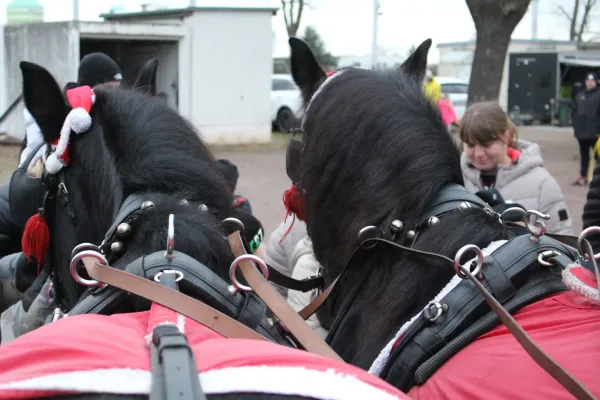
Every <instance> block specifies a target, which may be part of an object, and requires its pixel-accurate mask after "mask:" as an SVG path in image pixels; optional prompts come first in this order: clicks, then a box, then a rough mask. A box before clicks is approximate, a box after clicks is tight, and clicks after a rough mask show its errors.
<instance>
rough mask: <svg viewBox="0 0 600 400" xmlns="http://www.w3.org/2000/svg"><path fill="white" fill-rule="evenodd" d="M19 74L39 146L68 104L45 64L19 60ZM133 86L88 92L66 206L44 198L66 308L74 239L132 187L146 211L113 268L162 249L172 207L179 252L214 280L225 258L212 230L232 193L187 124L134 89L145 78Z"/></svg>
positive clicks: (102, 219) (95, 237) (97, 238)
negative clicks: (91, 99)
mask: <svg viewBox="0 0 600 400" xmlns="http://www.w3.org/2000/svg"><path fill="white" fill-rule="evenodd" d="M22 71H23V89H24V100H25V105H26V106H27V108H28V110H30V112H31V114H32V115H33V117H34V118H35V120H36V121H37V123H38V125H39V127H40V129H41V131H42V133H43V135H44V138H45V140H46V142H47V143H52V142H53V141H54V140H56V139H58V135H59V132H60V130H61V127H62V124H63V123H64V120H65V118H66V116H67V113H68V112H69V111H70V107H69V106H67V105H65V101H64V98H63V95H62V94H61V91H60V89H59V87H58V85H57V84H56V82H55V80H54V78H53V77H52V76H51V75H50V74H49V73H48V72H47V71H46V70H45V69H43V68H42V67H39V66H37V65H35V64H31V63H22ZM142 76H144V75H143V74H142ZM137 82H138V83H136V84H134V85H133V89H136V90H127V89H107V90H102V89H101V90H96V91H95V95H96V102H95V105H94V107H93V109H92V112H91V117H92V121H93V124H92V126H91V128H90V129H89V131H87V132H85V133H83V134H80V135H74V134H73V135H72V136H71V143H70V157H71V161H70V165H69V166H68V168H64V169H63V170H62V171H61V174H62V177H63V178H62V181H63V183H64V185H65V187H66V190H67V191H68V197H67V200H68V203H67V205H66V206H65V203H63V202H61V201H50V202H47V206H46V210H45V214H46V219H47V223H48V226H49V231H50V233H51V235H50V242H51V243H50V254H49V255H50V257H49V259H48V264H49V265H51V266H56V270H55V271H56V275H57V278H58V282H59V285H58V286H60V287H59V288H57V289H60V294H62V295H63V296H64V302H65V305H66V308H67V309H70V308H72V306H73V305H74V304H75V302H76V301H77V300H78V297H79V295H80V294H81V288H80V287H78V285H77V283H76V282H75V281H73V279H72V277H71V274H70V271H69V262H70V259H71V251H72V250H73V248H74V247H75V246H76V245H78V244H80V243H83V242H88V243H96V244H99V243H100V242H101V241H102V240H103V238H104V235H105V233H106V231H107V230H108V229H109V227H110V226H111V224H112V223H113V220H114V218H115V217H116V214H117V212H118V210H119V208H120V207H121V204H122V203H123V201H124V200H125V199H126V198H127V196H129V195H131V194H132V193H147V200H149V201H152V202H153V203H154V205H155V211H154V212H153V213H148V214H147V218H144V219H141V220H139V221H138V224H139V225H138V226H137V227H136V235H135V236H133V237H132V238H131V240H132V242H130V245H129V246H128V248H127V249H126V251H125V252H124V253H123V254H122V256H121V257H120V259H119V263H120V264H121V265H126V264H127V263H129V262H131V261H133V260H135V259H136V258H138V257H139V256H141V255H143V254H148V252H151V251H152V250H155V249H157V248H159V247H164V244H165V241H166V230H165V229H166V227H165V221H167V218H168V215H169V214H170V213H174V212H176V213H177V233H176V234H177V237H176V240H177V243H178V247H179V248H180V249H181V250H182V251H183V252H185V253H187V254H188V255H190V256H191V257H193V258H195V259H197V260H199V261H200V262H202V263H203V264H205V265H207V266H209V267H210V268H213V269H214V271H215V272H217V273H219V274H220V276H222V277H223V278H226V276H227V275H226V271H227V267H228V266H229V264H230V263H231V262H232V260H233V256H232V254H231V251H230V250H229V247H228V246H227V243H226V242H225V241H223V240H222V233H221V232H220V231H219V228H218V221H219V220H222V219H223V218H226V217H228V216H229V215H230V212H231V204H232V194H231V193H230V191H229V190H228V189H227V187H226V184H225V181H224V179H223V177H222V176H221V174H220V172H219V170H218V166H217V164H216V162H215V159H214V158H213V156H212V154H211V153H210V151H209V150H208V148H207V147H206V146H205V144H204V143H203V142H202V140H200V137H199V135H198V133H197V132H196V131H195V129H194V128H193V127H192V126H191V125H190V124H189V123H188V122H187V121H186V120H184V119H183V118H182V117H181V116H180V115H179V114H178V113H177V112H176V111H174V110H171V109H169V108H168V107H166V106H165V105H164V104H163V102H161V101H159V100H158V99H156V98H154V97H151V96H148V95H145V94H144V91H143V90H142V88H144V87H148V84H147V83H145V80H144V79H139V80H138V81H137ZM139 82H144V83H143V84H140V83H139ZM182 200H187V201H188V202H189V203H191V204H197V205H198V204H205V205H206V206H207V207H208V212H199V210H198V208H197V207H189V206H187V205H185V204H182ZM48 205H49V207H48ZM66 211H69V212H66ZM116 267H118V265H116Z"/></svg>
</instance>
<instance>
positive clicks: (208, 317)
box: [81, 257, 267, 341]
mask: <svg viewBox="0 0 600 400" xmlns="http://www.w3.org/2000/svg"><path fill="white" fill-rule="evenodd" d="M81 261H82V262H83V265H84V266H85V269H86V270H87V273H88V274H89V275H90V277H91V278H92V279H95V280H97V281H100V282H103V283H106V284H108V285H110V286H114V287H118V288H119V289H122V290H125V291H127V292H130V293H133V294H136V295H138V296H141V297H143V298H146V299H148V300H151V301H153V302H155V303H158V304H160V305H162V306H165V307H168V308H170V309H172V310H174V311H177V312H178V313H180V314H183V315H185V316H186V317H188V318H191V319H193V320H194V321H196V322H198V323H200V324H202V325H204V326H206V327H207V328H210V329H212V330H213V331H215V332H217V333H219V334H221V335H223V336H225V337H228V338H238V339H254V340H265V341H266V340H267V339H266V338H264V337H263V336H261V335H259V334H258V333H256V332H254V331H253V330H252V329H250V328H248V327H246V326H244V325H242V324H240V323H239V322H237V321H236V320H234V319H233V318H230V317H229V316H227V315H225V314H223V313H221V312H219V311H217V310H215V309H214V308H212V307H210V306H207V305H206V304H204V303H201V302H199V301H197V300H195V299H193V298H192V297H189V296H186V295H185V294H183V293H181V292H179V291H177V290H173V289H170V288H168V287H166V286H163V285H161V284H159V283H156V282H153V281H150V280H148V279H144V278H140V277H139V276H135V275H133V274H130V273H128V272H124V271H120V270H118V269H115V268H111V267H108V266H106V265H102V264H99V263H98V262H97V260H96V259H95V258H92V257H84V258H82V260H81Z"/></svg>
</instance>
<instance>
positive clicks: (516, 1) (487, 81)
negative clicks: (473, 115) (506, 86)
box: [466, 0, 530, 104]
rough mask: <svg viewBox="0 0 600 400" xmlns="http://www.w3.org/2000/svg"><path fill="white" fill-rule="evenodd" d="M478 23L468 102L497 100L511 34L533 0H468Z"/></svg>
mask: <svg viewBox="0 0 600 400" xmlns="http://www.w3.org/2000/svg"><path fill="white" fill-rule="evenodd" d="M466 2H467V6H468V7H469V11H470V12H471V17H473V22H474V23H475V29H476V31H477V40H476V46H475V54H474V55H473V63H472V66H471V80H470V84H469V100H468V104H472V103H474V102H478V101H486V100H497V99H498V95H499V94H500V83H501V82H502V74H503V71H504V61H505V59H506V52H507V51H508V45H509V44H510V36H511V35H512V33H513V31H514V30H515V28H516V26H517V24H518V23H519V21H521V19H522V18H523V16H524V15H525V13H526V12H527V8H528V7H529V2H530V0H466Z"/></svg>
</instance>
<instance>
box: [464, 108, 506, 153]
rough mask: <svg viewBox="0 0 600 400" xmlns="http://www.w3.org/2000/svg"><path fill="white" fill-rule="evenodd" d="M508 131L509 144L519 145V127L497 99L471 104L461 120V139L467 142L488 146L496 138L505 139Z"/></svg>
mask: <svg viewBox="0 0 600 400" xmlns="http://www.w3.org/2000/svg"><path fill="white" fill-rule="evenodd" d="M506 131H508V132H509V135H508V143H507V144H508V145H509V146H510V147H513V148H516V147H517V127H516V126H515V124H514V123H513V122H512V121H511V120H510V118H508V115H506V113H505V112H504V110H503V109H502V107H500V105H499V104H498V103H497V102H495V101H483V102H481V103H475V104H472V105H471V106H469V108H468V109H467V111H466V112H465V115H463V117H462V118H461V120H460V129H459V132H460V140H461V141H462V142H463V143H466V144H480V145H482V146H486V145H488V144H489V143H491V142H493V141H495V140H503V138H502V136H501V135H502V134H504V132H506Z"/></svg>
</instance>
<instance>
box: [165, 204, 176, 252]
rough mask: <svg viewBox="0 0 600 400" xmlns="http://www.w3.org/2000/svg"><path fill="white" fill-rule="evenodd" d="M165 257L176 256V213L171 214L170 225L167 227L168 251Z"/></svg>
mask: <svg viewBox="0 0 600 400" xmlns="http://www.w3.org/2000/svg"><path fill="white" fill-rule="evenodd" d="M165 257H166V258H168V259H173V258H175V215H173V214H169V226H168V228H167V251H166V252H165Z"/></svg>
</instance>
